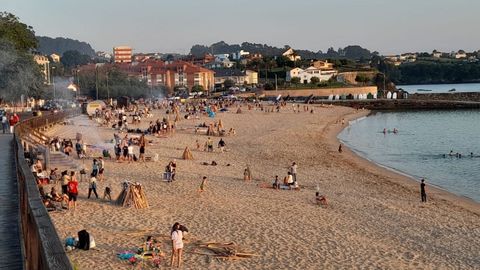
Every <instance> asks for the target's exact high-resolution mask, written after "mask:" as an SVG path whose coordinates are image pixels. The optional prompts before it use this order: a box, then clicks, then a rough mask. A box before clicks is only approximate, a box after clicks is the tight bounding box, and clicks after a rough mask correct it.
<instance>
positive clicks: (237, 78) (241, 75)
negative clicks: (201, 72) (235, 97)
mask: <svg viewBox="0 0 480 270" xmlns="http://www.w3.org/2000/svg"><path fill="white" fill-rule="evenodd" d="M247 77H248V76H247V74H246V73H245V72H243V71H241V70H239V69H218V70H215V86H216V87H223V84H224V83H225V81H226V80H231V81H233V82H234V83H235V85H244V84H246V83H247Z"/></svg>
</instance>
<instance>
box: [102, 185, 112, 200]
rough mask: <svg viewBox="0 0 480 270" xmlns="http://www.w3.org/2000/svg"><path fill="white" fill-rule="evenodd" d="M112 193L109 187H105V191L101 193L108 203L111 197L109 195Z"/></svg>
mask: <svg viewBox="0 0 480 270" xmlns="http://www.w3.org/2000/svg"><path fill="white" fill-rule="evenodd" d="M111 192H112V190H111V189H110V187H105V191H104V192H103V199H104V200H105V198H108V200H109V201H111V200H112V196H111V195H110V194H111Z"/></svg>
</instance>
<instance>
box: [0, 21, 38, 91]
mask: <svg viewBox="0 0 480 270" xmlns="http://www.w3.org/2000/svg"><path fill="white" fill-rule="evenodd" d="M36 47H37V40H36V39H35V33H34V32H33V29H32V27H30V26H27V25H26V24H24V23H21V22H20V21H19V20H18V18H17V17H15V16H14V15H13V14H10V13H6V12H0V99H3V100H6V101H18V100H19V99H20V97H21V95H24V96H32V97H36V98H39V97H41V96H42V95H43V90H44V86H43V77H42V74H41V72H40V69H39V66H38V65H37V64H36V63H35V62H34V61H33V56H32V55H31V54H30V51H31V50H33V49H35V48H36Z"/></svg>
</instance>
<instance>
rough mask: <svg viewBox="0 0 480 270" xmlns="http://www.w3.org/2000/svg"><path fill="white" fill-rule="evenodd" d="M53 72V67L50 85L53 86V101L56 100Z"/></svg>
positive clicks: (53, 68)
mask: <svg viewBox="0 0 480 270" xmlns="http://www.w3.org/2000/svg"><path fill="white" fill-rule="evenodd" d="M53 70H55V67H52V74H51V76H52V85H53V100H55V99H56V94H55V75H54V74H53Z"/></svg>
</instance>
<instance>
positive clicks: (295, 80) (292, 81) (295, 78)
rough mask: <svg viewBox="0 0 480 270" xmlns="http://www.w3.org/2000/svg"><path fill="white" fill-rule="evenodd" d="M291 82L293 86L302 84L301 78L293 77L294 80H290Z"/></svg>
mask: <svg viewBox="0 0 480 270" xmlns="http://www.w3.org/2000/svg"><path fill="white" fill-rule="evenodd" d="M290 82H291V83H293V84H299V83H300V77H292V79H290Z"/></svg>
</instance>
